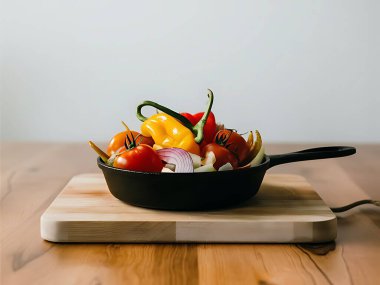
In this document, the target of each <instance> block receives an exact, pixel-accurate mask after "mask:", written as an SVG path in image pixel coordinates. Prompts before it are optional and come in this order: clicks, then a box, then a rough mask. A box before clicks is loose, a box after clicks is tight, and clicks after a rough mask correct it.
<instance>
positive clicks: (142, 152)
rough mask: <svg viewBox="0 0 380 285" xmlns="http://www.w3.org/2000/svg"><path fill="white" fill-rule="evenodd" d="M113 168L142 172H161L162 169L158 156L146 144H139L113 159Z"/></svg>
mask: <svg viewBox="0 0 380 285" xmlns="http://www.w3.org/2000/svg"><path fill="white" fill-rule="evenodd" d="M113 166H114V167H117V168H122V169H127V170H133V171H142V172H161V170H162V168H163V167H164V165H163V163H162V161H161V159H160V157H159V156H158V154H157V153H156V152H155V151H154V150H153V148H152V147H151V146H149V145H146V144H140V145H138V146H136V147H134V148H132V149H130V150H127V151H125V152H123V153H121V154H120V155H118V156H117V157H116V158H115V160H114V162H113Z"/></svg>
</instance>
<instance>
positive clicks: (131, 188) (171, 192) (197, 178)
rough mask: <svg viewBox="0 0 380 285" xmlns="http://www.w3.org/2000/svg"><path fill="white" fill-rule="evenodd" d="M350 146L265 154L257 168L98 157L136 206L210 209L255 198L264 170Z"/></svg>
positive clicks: (343, 152)
mask: <svg viewBox="0 0 380 285" xmlns="http://www.w3.org/2000/svg"><path fill="white" fill-rule="evenodd" d="M355 152H356V149H355V148H353V147H348V146H330V147H319V148H311V149H306V150H302V151H297V152H292V153H286V154H277V155H266V156H265V157H264V159H263V162H262V163H261V164H260V165H258V166H255V167H251V168H247V169H239V170H230V171H220V172H202V173H147V172H135V171H128V170H123V169H118V168H114V167H111V166H108V165H106V164H104V163H103V162H102V160H101V159H100V158H98V166H99V167H100V169H101V170H102V171H103V174H104V177H105V179H106V181H107V185H108V188H109V190H110V191H111V193H112V195H113V196H115V197H116V198H118V199H120V200H122V201H124V202H126V203H128V204H132V205H135V206H140V207H145V208H153V209H161V210H183V211H184V210H188V211H189V210H211V209H217V208H224V207H231V206H233V205H236V204H239V203H241V202H244V201H245V200H247V199H249V198H251V197H253V196H254V195H255V194H256V193H257V191H258V190H259V188H260V185H261V182H262V181H263V178H264V175H265V172H266V171H267V170H268V169H269V168H271V167H273V166H276V165H279V164H283V163H289V162H294V161H303V160H313V159H322V158H332V157H342V156H348V155H352V154H354V153H355Z"/></svg>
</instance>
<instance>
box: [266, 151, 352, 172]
mask: <svg viewBox="0 0 380 285" xmlns="http://www.w3.org/2000/svg"><path fill="white" fill-rule="evenodd" d="M354 153H356V149H355V148H354V147H351V146H326V147H317V148H309V149H305V150H301V151H297V152H291V153H284V154H275V155H268V156H269V158H270V162H269V168H270V167H273V166H275V165H279V164H284V163H289V162H295V161H303V160H313V159H322V158H333V157H342V156H348V155H352V154H354Z"/></svg>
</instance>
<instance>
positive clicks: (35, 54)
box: [1, 0, 380, 142]
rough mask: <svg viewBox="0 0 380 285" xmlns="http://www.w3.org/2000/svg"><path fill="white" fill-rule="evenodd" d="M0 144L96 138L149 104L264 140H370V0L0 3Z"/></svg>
mask: <svg viewBox="0 0 380 285" xmlns="http://www.w3.org/2000/svg"><path fill="white" fill-rule="evenodd" d="M2 2H3V3H2V8H1V10H2V23H1V28H2V47H1V48H2V63H1V69H2V75H1V135H2V139H3V140H51V141H58V140H59V141H62V140H63V141H86V140H88V139H93V140H95V141H104V140H108V138H109V137H111V136H112V135H113V133H115V132H116V131H119V130H122V126H121V124H120V123H119V121H120V120H121V119H123V120H125V121H126V122H127V123H128V124H129V125H130V126H131V127H133V128H138V126H139V122H138V121H137V119H136V117H135V108H136V106H137V104H138V103H139V102H140V101H142V100H144V99H150V100H154V101H158V102H160V103H162V104H164V105H167V106H170V107H173V108H174V109H176V110H178V111H189V112H197V111H200V110H203V108H204V106H205V103H206V101H207V100H206V89H207V88H211V89H212V90H213V91H214V93H215V104H214V112H215V114H216V116H217V118H218V120H219V121H223V122H224V123H225V124H226V125H227V126H228V127H232V128H236V129H238V130H239V131H241V132H243V131H247V130H251V129H259V130H260V131H261V133H262V134H263V136H264V138H265V140H266V141H272V142H292V141H301V142H380V123H379V122H380V115H379V113H380V99H379V95H380V55H379V53H380V52H379V51H380V40H379V39H380V36H379V35H380V17H379V11H380V9H379V8H380V1H378V0H361V1H359V0H357V1H347V0H346V1H331V0H320V1H306V0H300V1H290V0H289V1H267V0H265V1H195V0H192V1H186V3H185V1H121V0H120V1H109V0H108V1H106V0H104V1H97V0H81V1H77V0H75V1H74V0H65V1H58V0H46V1H38V0H34V1H20V0H3V1H2Z"/></svg>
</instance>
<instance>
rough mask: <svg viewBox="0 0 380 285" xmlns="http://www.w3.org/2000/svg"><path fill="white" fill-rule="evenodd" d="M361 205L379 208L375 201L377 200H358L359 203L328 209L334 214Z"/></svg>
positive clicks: (377, 202)
mask: <svg viewBox="0 0 380 285" xmlns="http://www.w3.org/2000/svg"><path fill="white" fill-rule="evenodd" d="M363 204H372V205H375V206H378V207H380V201H377V200H360V201H356V202H354V203H351V204H348V205H346V206H342V207H336V208H330V209H331V211H333V212H334V213H341V212H345V211H348V210H350V209H352V208H354V207H357V206H360V205H363Z"/></svg>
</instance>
